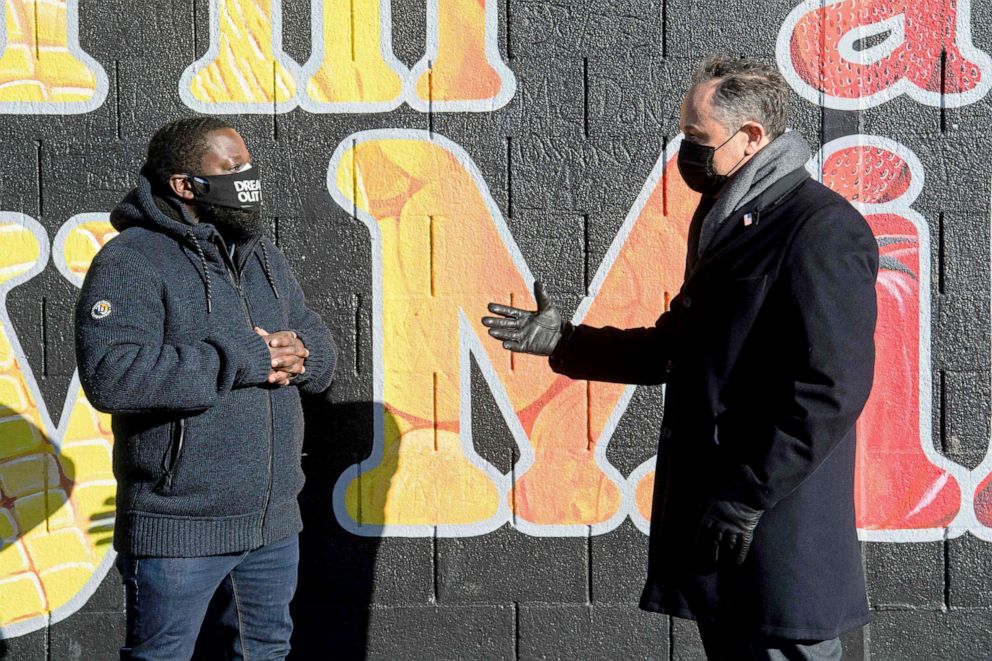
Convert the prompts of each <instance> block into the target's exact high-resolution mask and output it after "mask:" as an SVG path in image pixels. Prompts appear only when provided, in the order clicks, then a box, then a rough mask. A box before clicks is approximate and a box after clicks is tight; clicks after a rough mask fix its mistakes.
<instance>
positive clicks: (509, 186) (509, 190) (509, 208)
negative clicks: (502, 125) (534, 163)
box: [506, 136, 513, 220]
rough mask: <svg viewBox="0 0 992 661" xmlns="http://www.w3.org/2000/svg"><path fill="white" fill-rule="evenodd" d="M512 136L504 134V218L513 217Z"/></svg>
mask: <svg viewBox="0 0 992 661" xmlns="http://www.w3.org/2000/svg"><path fill="white" fill-rule="evenodd" d="M512 164H513V138H511V137H510V136H506V218H507V220H509V219H510V218H513V166H512Z"/></svg>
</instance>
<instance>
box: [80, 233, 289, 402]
mask: <svg viewBox="0 0 992 661" xmlns="http://www.w3.org/2000/svg"><path fill="white" fill-rule="evenodd" d="M98 303H100V304H101V309H102V311H103V312H105V314H100V313H95V312H94V308H95V307H96V306H97V304H98ZM165 315H166V311H165V305H164V303H163V299H162V281H161V279H160V278H159V276H158V274H157V272H156V271H155V269H154V268H152V266H151V265H150V264H149V263H148V261H147V260H146V259H145V258H144V256H142V255H141V254H140V253H138V252H137V251H135V250H133V249H131V248H128V247H124V246H117V245H114V244H113V243H111V244H109V245H108V246H107V247H106V248H104V249H103V250H102V251H100V253H99V254H97V256H96V258H94V260H93V263H92V264H91V265H90V268H89V271H88V272H87V274H86V279H85V281H84V282H83V286H82V289H81V291H80V294H79V298H78V300H77V303H76V311H75V345H76V363H77V366H78V369H79V381H80V384H81V385H82V387H83V392H85V393H86V397H87V399H89V401H90V403H91V404H93V406H94V407H95V408H96V409H97V410H99V411H104V412H106V413H144V412H150V411H202V410H206V409H208V408H210V407H211V406H213V405H214V403H215V402H216V401H217V398H218V397H219V396H220V395H222V394H223V393H225V392H227V391H229V390H231V389H232V388H236V387H239V386H252V385H260V384H262V383H265V381H266V378H267V377H268V373H269V360H270V359H269V350H268V347H267V346H266V344H265V341H264V340H263V339H262V338H261V337H259V336H258V335H257V334H255V333H254V332H252V330H251V329H250V328H248V327H247V326H246V327H245V328H244V330H243V331H240V332H232V331H230V330H229V329H225V330H224V331H223V332H219V331H217V332H214V333H213V334H208V335H207V336H206V337H205V338H203V339H199V340H194V339H190V341H189V342H186V343H183V344H169V343H166V342H165V341H164V339H163V338H164V334H165V323H166V318H165Z"/></svg>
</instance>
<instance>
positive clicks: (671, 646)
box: [668, 615, 675, 661]
mask: <svg viewBox="0 0 992 661" xmlns="http://www.w3.org/2000/svg"><path fill="white" fill-rule="evenodd" d="M668 661H675V618H674V617H672V616H671V615H669V616H668Z"/></svg>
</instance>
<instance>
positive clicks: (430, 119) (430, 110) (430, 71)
mask: <svg viewBox="0 0 992 661" xmlns="http://www.w3.org/2000/svg"><path fill="white" fill-rule="evenodd" d="M427 133H428V135H430V137H431V140H433V139H434V62H432V61H431V60H427Z"/></svg>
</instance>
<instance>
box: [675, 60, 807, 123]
mask: <svg viewBox="0 0 992 661" xmlns="http://www.w3.org/2000/svg"><path fill="white" fill-rule="evenodd" d="M711 80H715V81H717V84H716V87H715V89H714V91H713V112H714V114H715V115H716V117H717V120H718V121H719V122H720V123H721V124H722V125H723V126H724V128H726V129H727V130H728V131H733V130H735V129H738V128H740V126H741V125H742V124H744V122H758V123H759V124H761V125H762V126H764V127H765V131H767V132H768V137H769V138H771V139H772V140H774V139H775V138H777V137H778V136H780V135H782V134H783V133H785V129H786V124H787V122H788V118H789V85H788V83H786V82H785V78H784V77H783V76H782V74H781V73H779V71H778V69H776V68H775V67H774V66H772V65H769V64H765V63H764V62H759V61H758V60H750V59H746V58H741V59H738V58H731V57H726V56H722V55H715V56H712V57H708V58H706V59H705V60H703V61H702V62H700V63H699V65H698V66H697V67H696V70H695V71H694V72H693V74H692V85H693V87H695V86H696V85H699V84H700V83H705V82H708V81H711Z"/></svg>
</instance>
